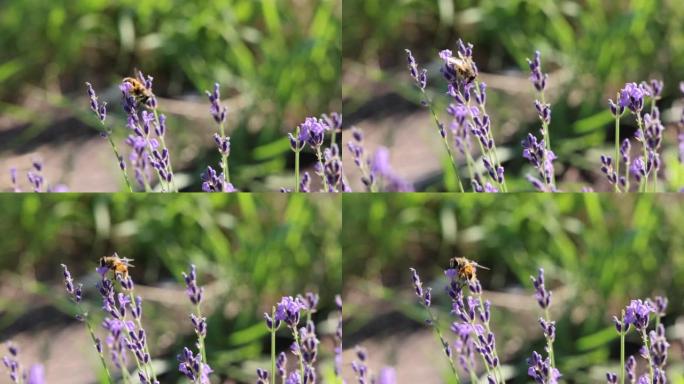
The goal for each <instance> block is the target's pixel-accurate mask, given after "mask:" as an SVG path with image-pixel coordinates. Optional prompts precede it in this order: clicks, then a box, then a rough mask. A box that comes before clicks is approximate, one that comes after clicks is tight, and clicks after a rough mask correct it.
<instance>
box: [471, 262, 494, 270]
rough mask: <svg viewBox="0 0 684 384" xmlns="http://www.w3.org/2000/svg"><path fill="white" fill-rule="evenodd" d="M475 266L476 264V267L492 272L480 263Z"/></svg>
mask: <svg viewBox="0 0 684 384" xmlns="http://www.w3.org/2000/svg"><path fill="white" fill-rule="evenodd" d="M474 264H475V266H476V267H478V268H482V269H486V270H488V271H490V270H491V269H489V268H487V267H485V266H482V265H480V264H478V263H474Z"/></svg>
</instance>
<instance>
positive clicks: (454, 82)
mask: <svg viewBox="0 0 684 384" xmlns="http://www.w3.org/2000/svg"><path fill="white" fill-rule="evenodd" d="M457 46H458V51H457V57H454V55H453V52H452V51H451V50H448V49H445V50H442V51H440V52H439V58H440V59H441V60H442V62H443V64H442V67H441V69H440V72H441V73H442V76H443V77H444V79H445V80H446V81H447V83H448V85H447V95H449V96H450V97H451V98H452V99H453V100H452V103H450V104H449V106H448V107H447V114H449V115H450V116H452V118H453V120H452V123H451V136H449V132H448V131H447V130H446V129H445V127H444V124H443V123H442V122H441V121H440V119H439V117H438V115H437V113H436V111H435V109H434V107H433V106H432V101H430V99H429V98H428V96H427V93H426V92H425V87H426V85H427V70H426V69H420V68H419V67H418V65H417V62H416V60H415V58H414V57H413V54H412V53H411V51H410V50H408V49H407V50H406V54H407V56H408V63H409V73H410V74H411V77H412V78H413V79H414V81H415V83H416V86H417V87H418V89H419V90H420V91H421V94H422V96H423V100H422V104H423V105H425V106H427V107H428V108H429V109H430V112H431V114H432V117H433V120H434V121H435V124H436V126H437V129H438V131H439V134H440V136H441V137H442V139H443V141H444V145H445V148H446V150H447V154H448V155H449V158H450V160H451V164H452V166H453V169H454V172H455V174H456V179H457V182H458V186H459V190H460V191H461V192H464V191H465V190H464V188H463V183H462V182H461V178H460V177H459V172H458V165H457V164H456V160H455V158H454V151H453V149H452V145H453V146H455V147H456V148H457V149H458V150H459V152H461V153H462V154H463V156H464V157H465V160H466V164H467V167H468V173H469V177H470V180H471V184H472V187H473V190H474V191H476V192H482V191H489V192H497V191H501V192H507V191H508V188H507V186H506V179H505V177H504V168H503V166H502V165H501V162H500V161H499V158H498V154H497V151H496V145H495V143H494V137H493V134H492V131H491V119H490V117H489V115H488V114H487V111H486V108H485V106H486V101H487V93H486V90H487V85H486V84H485V83H483V82H480V81H479V80H478V70H477V65H476V64H475V62H474V61H473V45H472V44H470V43H464V42H463V41H462V40H460V39H459V40H458V42H457ZM472 98H474V99H475V103H474V105H473V104H472V102H471V99H472ZM471 138H474V139H475V141H476V142H477V143H478V145H479V148H480V154H481V157H482V165H483V166H484V169H485V175H486V176H487V177H488V181H483V178H482V176H481V175H480V174H478V173H477V172H476V171H475V166H474V164H475V161H474V160H473V154H472V153H471V149H472V146H471Z"/></svg>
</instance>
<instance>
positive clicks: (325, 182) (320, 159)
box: [316, 147, 328, 192]
mask: <svg viewBox="0 0 684 384" xmlns="http://www.w3.org/2000/svg"><path fill="white" fill-rule="evenodd" d="M316 158H317V159H318V165H319V166H320V169H321V171H320V172H321V174H320V176H321V179H323V190H324V191H325V192H328V178H327V177H325V171H324V170H323V153H321V147H317V148H316Z"/></svg>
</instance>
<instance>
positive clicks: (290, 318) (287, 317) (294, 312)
mask: <svg viewBox="0 0 684 384" xmlns="http://www.w3.org/2000/svg"><path fill="white" fill-rule="evenodd" d="M302 310H304V305H302V303H301V302H300V301H299V300H296V299H294V298H293V297H292V296H283V298H282V299H281V300H280V302H279V303H278V304H277V305H276V313H275V320H276V321H282V322H284V323H285V324H287V326H288V327H290V328H292V329H296V327H297V324H299V319H300V314H301V311H302Z"/></svg>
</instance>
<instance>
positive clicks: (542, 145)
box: [522, 51, 556, 192]
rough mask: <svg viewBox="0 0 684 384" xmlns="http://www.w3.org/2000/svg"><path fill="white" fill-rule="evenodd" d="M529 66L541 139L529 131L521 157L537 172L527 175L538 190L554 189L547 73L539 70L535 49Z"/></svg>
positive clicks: (554, 179)
mask: <svg viewBox="0 0 684 384" xmlns="http://www.w3.org/2000/svg"><path fill="white" fill-rule="evenodd" d="M527 62H528V63H529V66H530V72H531V75H530V81H531V82H532V84H533V85H534V88H535V89H536V90H537V96H538V99H537V100H535V101H534V107H535V109H536V110H537V115H538V116H539V120H541V123H542V129H541V132H540V133H541V140H540V141H537V138H536V137H535V136H534V135H532V134H531V133H530V134H528V136H527V138H526V139H525V140H523V143H522V147H523V157H524V158H525V159H527V160H528V161H529V162H530V164H532V166H533V167H534V168H535V169H536V170H537V172H538V173H539V177H540V178H539V179H537V178H535V177H533V176H529V175H528V176H527V178H528V180H529V181H530V183H532V185H533V186H534V187H535V188H536V189H537V190H539V191H548V192H555V191H556V176H555V172H554V169H553V160H555V159H556V155H555V154H554V153H553V151H551V137H550V135H549V124H550V123H551V105H550V104H547V103H546V98H545V96H544V90H545V89H546V81H547V79H548V74H546V73H542V71H541V53H539V51H536V52H535V53H534V59H532V60H529V59H528V60H527Z"/></svg>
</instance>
